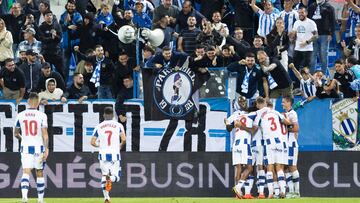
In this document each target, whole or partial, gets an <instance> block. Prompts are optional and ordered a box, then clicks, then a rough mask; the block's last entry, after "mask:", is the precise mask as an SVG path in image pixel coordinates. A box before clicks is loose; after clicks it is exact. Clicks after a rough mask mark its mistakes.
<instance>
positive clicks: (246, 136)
mask: <svg viewBox="0 0 360 203" xmlns="http://www.w3.org/2000/svg"><path fill="white" fill-rule="evenodd" d="M236 120H238V121H239V122H240V123H242V124H243V125H244V126H246V127H248V128H252V125H253V120H252V119H251V118H250V117H249V114H243V115H240V116H238V118H236ZM235 140H240V142H241V144H251V133H250V132H248V131H246V130H241V129H240V128H236V131H235Z"/></svg>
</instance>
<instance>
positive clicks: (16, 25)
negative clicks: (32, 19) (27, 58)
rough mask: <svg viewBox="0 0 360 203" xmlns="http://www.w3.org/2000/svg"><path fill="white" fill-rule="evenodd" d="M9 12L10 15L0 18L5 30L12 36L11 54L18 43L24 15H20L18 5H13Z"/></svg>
mask: <svg viewBox="0 0 360 203" xmlns="http://www.w3.org/2000/svg"><path fill="white" fill-rule="evenodd" d="M11 11H12V12H11V14H5V15H1V18H2V19H4V21H5V24H6V25H7V29H8V30H9V31H10V32H11V34H12V35H13V41H14V43H13V52H15V51H16V50H17V46H18V45H19V43H20V36H19V33H21V27H22V26H23V25H24V23H25V15H24V14H22V12H21V11H22V7H21V5H20V4H19V3H13V5H12V7H11Z"/></svg>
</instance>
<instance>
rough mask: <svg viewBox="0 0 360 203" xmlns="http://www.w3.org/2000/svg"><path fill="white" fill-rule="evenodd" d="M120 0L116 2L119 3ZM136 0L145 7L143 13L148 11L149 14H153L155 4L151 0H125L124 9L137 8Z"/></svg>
mask: <svg viewBox="0 0 360 203" xmlns="http://www.w3.org/2000/svg"><path fill="white" fill-rule="evenodd" d="M117 2H118V0H115V1H114V3H115V5H117ZM136 2H141V3H142V4H143V5H144V7H143V9H142V12H143V13H147V14H148V15H151V13H152V12H153V11H154V5H152V3H151V2H150V1H147V0H125V1H124V9H125V10H136V8H135V7H136V6H135V4H136Z"/></svg>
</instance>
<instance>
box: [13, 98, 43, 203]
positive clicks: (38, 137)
mask: <svg viewBox="0 0 360 203" xmlns="http://www.w3.org/2000/svg"><path fill="white" fill-rule="evenodd" d="M39 102H40V101H39V96H38V95H37V94H36V93H33V92H31V93H30V95H29V99H28V104H29V107H28V108H27V109H26V110H25V111H22V112H21V113H19V114H18V115H17V117H16V124H15V133H14V134H15V137H16V138H17V139H19V140H20V141H21V147H20V153H21V164H22V168H23V175H22V177H21V193H22V202H23V203H24V202H27V201H28V190H29V178H30V174H31V170H32V169H33V168H35V169H36V185H37V192H38V203H43V202H44V190H45V181H44V173H43V170H44V166H45V161H46V159H47V157H48V155H49V148H48V143H49V139H48V132H47V116H46V114H44V113H42V112H40V111H38V110H37V108H38V106H39ZM20 130H21V132H20ZM20 133H21V134H20Z"/></svg>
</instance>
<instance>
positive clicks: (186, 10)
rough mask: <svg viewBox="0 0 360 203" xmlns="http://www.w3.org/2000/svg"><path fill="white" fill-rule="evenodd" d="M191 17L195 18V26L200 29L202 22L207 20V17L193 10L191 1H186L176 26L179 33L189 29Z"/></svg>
mask: <svg viewBox="0 0 360 203" xmlns="http://www.w3.org/2000/svg"><path fill="white" fill-rule="evenodd" d="M190 16H192V17H195V19H196V25H195V26H196V27H197V28H200V27H201V23H202V21H203V20H206V18H205V16H203V15H202V14H201V13H200V12H199V11H197V10H195V9H194V8H193V6H192V3H191V1H189V0H185V1H184V3H183V4H182V10H181V11H180V13H179V15H178V17H177V18H176V24H177V25H178V26H179V27H178V30H177V31H178V32H179V33H180V32H181V31H183V30H184V29H186V28H187V27H188V18H189V17H190Z"/></svg>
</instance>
